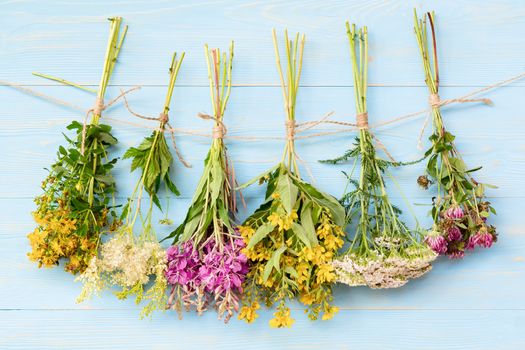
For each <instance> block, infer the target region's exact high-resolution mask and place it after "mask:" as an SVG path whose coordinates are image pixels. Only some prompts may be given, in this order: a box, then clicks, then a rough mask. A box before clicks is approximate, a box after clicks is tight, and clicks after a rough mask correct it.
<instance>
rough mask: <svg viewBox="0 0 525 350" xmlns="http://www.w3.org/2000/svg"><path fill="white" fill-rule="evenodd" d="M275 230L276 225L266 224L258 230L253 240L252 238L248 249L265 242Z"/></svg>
mask: <svg viewBox="0 0 525 350" xmlns="http://www.w3.org/2000/svg"><path fill="white" fill-rule="evenodd" d="M274 228H275V226H274V225H272V224H271V223H269V222H265V223H264V224H262V225H261V226H259V227H258V228H257V231H255V233H254V234H253V236H252V238H250V242H248V246H247V248H248V249H250V248H253V247H254V246H255V245H256V244H257V243H259V242H260V241H261V240H263V239H264V238H265V237H266V236H268V234H269V233H270V232H272V231H273V229H274Z"/></svg>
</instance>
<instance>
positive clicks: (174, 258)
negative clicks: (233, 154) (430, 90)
mask: <svg viewBox="0 0 525 350" xmlns="http://www.w3.org/2000/svg"><path fill="white" fill-rule="evenodd" d="M205 53H206V60H207V63H208V77H209V81H210V92H211V100H212V107H213V115H212V116H208V115H206V116H204V115H201V117H203V118H205V119H211V120H214V121H215V126H214V128H213V141H212V144H211V147H210V150H209V152H208V155H207V156H206V159H205V160H204V171H203V174H202V176H201V178H200V181H199V183H198V185H197V189H196V191H195V194H194V196H193V199H192V203H191V205H190V208H189V209H188V212H187V214H186V218H185V219H184V222H183V223H182V224H181V225H180V226H179V227H178V228H177V229H176V230H175V231H173V232H172V234H171V235H170V236H169V237H171V238H173V245H172V246H171V247H170V248H168V251H167V259H168V267H167V271H166V278H167V281H168V288H169V298H168V305H167V306H168V308H170V309H173V310H176V311H177V312H178V313H179V316H180V317H182V311H183V310H187V311H189V310H190V309H192V308H193V309H195V310H196V311H197V312H198V313H202V312H203V311H205V310H207V309H208V308H210V307H214V308H215V309H216V311H217V314H218V317H219V319H221V318H222V319H224V321H225V322H227V321H228V320H229V319H230V318H231V317H232V316H233V314H234V313H235V312H236V311H237V310H238V308H239V298H240V294H241V293H242V282H243V281H244V278H245V275H246V272H247V270H248V265H247V261H246V257H245V256H244V255H243V254H242V253H241V249H242V247H243V241H242V239H240V237H239V234H238V232H237V229H236V227H235V223H234V220H233V214H234V213H235V211H236V203H235V192H234V186H235V178H234V176H233V174H234V172H233V167H232V165H231V163H230V162H229V161H228V157H227V154H226V147H225V144H224V140H223V136H224V133H225V131H226V129H225V127H224V124H223V118H224V112H225V110H226V105H227V103H228V98H229V96H230V90H231V73H232V60H233V42H232V43H231V46H230V52H229V56H227V55H226V53H222V54H221V52H220V50H219V49H213V50H208V46H205Z"/></svg>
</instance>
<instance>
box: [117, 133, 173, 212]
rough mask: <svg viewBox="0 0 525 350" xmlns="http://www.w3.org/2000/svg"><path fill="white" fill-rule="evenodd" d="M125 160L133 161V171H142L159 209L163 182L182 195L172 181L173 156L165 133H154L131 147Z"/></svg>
mask: <svg viewBox="0 0 525 350" xmlns="http://www.w3.org/2000/svg"><path fill="white" fill-rule="evenodd" d="M123 158H124V159H132V161H131V171H135V170H136V169H137V168H140V169H141V170H142V179H143V186H144V189H145V190H146V192H148V194H149V195H150V196H151V198H152V199H153V202H154V203H155V204H156V205H157V206H158V207H159V209H162V208H161V205H160V202H159V200H158V197H157V191H158V190H159V187H160V184H161V183H162V182H164V183H165V184H166V187H167V188H168V189H169V190H170V191H171V192H172V193H174V194H175V195H176V196H179V195H180V193H179V190H178V189H177V187H176V186H175V184H174V183H173V181H172V180H171V179H170V168H171V165H172V162H173V156H172V155H171V152H170V150H169V148H168V144H167V143H166V139H165V137H164V133H163V132H161V131H158V130H156V131H154V132H153V133H152V134H151V136H148V137H146V138H144V140H143V141H142V143H141V144H140V145H139V146H138V147H130V148H129V149H128V150H127V151H126V153H125V154H124V157H123Z"/></svg>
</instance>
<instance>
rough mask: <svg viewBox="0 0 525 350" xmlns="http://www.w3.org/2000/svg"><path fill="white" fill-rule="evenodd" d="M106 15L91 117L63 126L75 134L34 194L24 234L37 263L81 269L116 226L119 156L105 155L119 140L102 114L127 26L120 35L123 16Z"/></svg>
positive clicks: (72, 270) (74, 269)
mask: <svg viewBox="0 0 525 350" xmlns="http://www.w3.org/2000/svg"><path fill="white" fill-rule="evenodd" d="M109 20H110V21H111V28H110V36H109V42H108V47H107V50H106V56H105V61H104V69H103V73H102V79H101V81H100V84H99V88H98V90H97V91H96V93H97V102H96V105H95V107H94V108H93V109H92V110H91V111H90V113H89V114H90V115H91V120H89V121H87V120H86V121H85V123H84V124H82V123H80V122H78V121H74V122H72V123H71V124H70V125H69V126H68V127H67V129H68V130H72V131H74V132H75V133H76V135H75V137H73V138H69V137H68V136H66V135H64V137H65V138H66V141H67V146H65V147H64V146H60V147H59V150H58V152H57V160H56V162H55V163H54V164H53V165H51V167H50V169H49V170H48V171H49V174H48V176H47V177H46V179H45V180H44V181H43V183H42V189H43V192H44V193H43V194H41V195H40V196H38V197H36V198H35V203H36V205H37V209H36V210H35V211H34V212H33V217H34V219H35V221H36V223H37V227H36V228H35V230H34V231H33V232H32V233H30V234H29V235H28V238H29V241H30V244H31V252H30V253H28V256H29V258H30V260H32V261H35V262H38V265H39V267H40V266H45V267H52V266H55V265H58V264H59V262H60V260H61V259H64V260H65V262H66V263H65V269H66V270H67V271H69V272H71V273H77V272H83V271H84V270H85V269H86V267H87V266H88V264H89V261H90V260H91V258H92V257H93V256H95V255H96V252H97V247H98V244H99V242H100V237H101V234H102V230H103V229H104V228H105V227H108V226H109V228H110V229H112V228H114V227H115V226H116V225H118V220H117V219H116V214H115V212H114V210H113V209H112V202H111V201H112V198H113V195H114V192H115V182H114V180H113V177H112V175H111V170H112V168H113V166H114V164H115V162H116V161H117V160H116V159H110V158H108V151H109V148H110V147H111V146H113V145H115V144H116V143H117V140H116V139H115V137H113V135H112V134H111V127H110V126H109V125H104V124H101V123H100V118H101V115H102V111H103V109H104V102H103V101H104V96H105V94H106V89H107V86H108V83H109V79H110V77H111V74H112V72H113V69H114V67H115V63H116V62H117V57H118V54H119V52H120V48H121V46H122V43H123V41H124V37H125V34H126V31H127V26H126V27H125V28H124V30H123V33H122V34H121V35H120V29H121V22H122V19H121V18H120V17H115V18H110V19H109ZM55 80H58V79H55ZM59 81H62V82H65V83H66V84H69V85H73V86H76V87H80V86H79V85H76V84H72V83H69V82H66V81H63V80H59ZM80 88H83V87H80ZM83 89H85V90H86V89H87V88H83ZM86 119H87V117H86Z"/></svg>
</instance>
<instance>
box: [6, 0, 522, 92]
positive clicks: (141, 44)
mask: <svg viewBox="0 0 525 350" xmlns="http://www.w3.org/2000/svg"><path fill="white" fill-rule="evenodd" d="M520 5H521V2H520V1H519V0H486V1H483V6H480V5H479V3H478V2H476V1H472V0H458V1H454V2H450V1H437V0H432V1H421V0H415V1H414V0H413V1H404V0H395V1H392V0H374V1H366V2H363V1H357V0H352V1H348V0H346V1H331V2H329V3H325V2H323V3H322V4H321V3H319V1H314V0H303V1H265V2H248V3H246V2H238V1H235V0H226V1H207V0H199V1H192V2H191V3H187V2H186V1H170V2H165V1H162V0H154V1H135V2H133V4H132V5H129V4H126V5H125V6H124V5H123V4H122V2H120V1H91V2H85V1H84V2H78V1H76V2H73V3H68V6H64V4H63V2H62V1H59V0H52V1H46V2H45V3H43V2H41V1H38V0H28V1H14V2H13V1H4V2H2V3H1V4H0V6H2V11H0V21H1V23H2V27H3V33H4V34H3V35H2V37H1V46H2V50H1V52H2V54H1V55H2V56H1V57H2V59H1V62H0V71H1V72H2V77H3V79H7V80H13V81H17V82H21V83H26V84H46V82H44V81H42V79H40V78H36V77H32V76H31V75H30V73H31V72H32V71H41V72H45V73H48V74H56V75H60V76H62V77H63V78H66V79H69V80H74V81H76V82H79V83H83V84H90V85H93V84H97V83H98V80H99V76H100V70H101V66H102V62H101V61H102V57H103V54H104V50H105V43H106V40H107V24H106V23H105V18H106V17H108V15H121V16H123V17H124V18H125V19H126V20H127V23H129V25H130V31H129V36H128V38H127V40H126V43H125V45H124V48H123V51H122V55H121V58H120V59H119V60H120V62H121V65H119V67H118V68H117V71H116V75H115V79H114V80H113V83H114V84H118V85H133V84H136V83H138V82H140V83H141V84H144V85H159V84H166V80H167V79H166V67H167V65H168V63H169V62H168V61H169V57H170V56H171V52H172V51H173V50H177V51H183V50H185V51H186V52H187V54H188V55H187V61H186V63H185V64H184V67H183V72H182V74H181V77H180V82H181V83H182V84H185V85H201V86H202V85H206V83H207V81H206V69H205V63H204V60H203V49H202V46H203V44H204V43H205V42H208V43H209V44H210V45H213V46H219V47H223V48H226V47H227V43H228V42H229V41H230V40H231V39H234V40H235V42H236V58H235V60H236V63H235V65H236V67H235V83H236V84H241V85H267V84H276V82H277V72H276V69H275V66H274V56H273V48H272V42H271V34H270V30H271V28H272V27H275V28H277V29H278V30H279V31H281V30H282V29H284V28H285V27H288V28H289V29H290V31H291V32H295V31H302V32H305V33H306V34H307V36H308V42H307V46H306V52H305V67H304V79H303V80H302V84H305V85H312V86H327V85H328V86H334V85H343V86H347V85H350V84H351V81H350V80H351V79H350V77H351V72H350V69H351V68H350V64H349V57H348V45H347V41H346V37H345V35H346V34H345V29H344V22H345V21H346V20H352V21H356V22H357V23H358V24H360V25H368V26H369V29H370V54H371V57H372V59H371V63H370V82H371V83H372V84H381V85H409V86H414V85H417V86H421V85H422V84H423V76H422V70H421V62H420V59H419V57H418V51H417V50H418V49H417V45H416V41H415V38H414V35H413V32H412V26H413V25H412V9H413V7H414V6H415V7H417V8H418V10H419V11H420V12H423V11H425V10H432V9H434V10H436V12H437V15H438V21H437V25H438V40H439V50H440V61H441V72H442V84H443V85H462V86H463V85H486V84H490V83H493V82H495V81H498V80H501V79H505V78H507V77H509V76H511V75H514V74H518V73H521V72H522V71H523V61H524V60H525V45H524V44H525V37H523V36H522V35H518V33H523V32H524V31H525V21H524V20H523V18H524V15H525V13H524V8H523V6H520ZM44 13H45V14H46V15H43V14H44ZM37 14H38V15H37ZM521 84H523V82H522V83H521Z"/></svg>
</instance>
